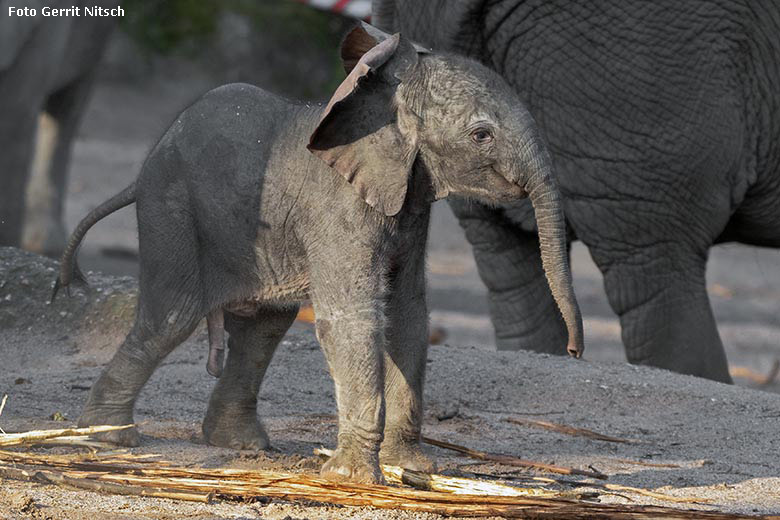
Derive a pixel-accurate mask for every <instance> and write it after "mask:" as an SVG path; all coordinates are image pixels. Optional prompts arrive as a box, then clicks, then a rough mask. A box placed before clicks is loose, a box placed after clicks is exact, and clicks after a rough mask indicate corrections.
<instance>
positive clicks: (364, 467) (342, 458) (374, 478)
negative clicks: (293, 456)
mask: <svg viewBox="0 0 780 520" xmlns="http://www.w3.org/2000/svg"><path fill="white" fill-rule="evenodd" d="M320 474H321V475H322V476H323V477H325V478H329V479H333V480H350V481H352V482H359V483H362V484H384V483H385V481H384V478H383V477H382V472H381V471H380V470H379V460H378V458H377V456H376V453H369V452H367V451H363V450H361V449H359V448H357V449H342V448H339V449H337V450H336V452H335V453H334V454H333V457H331V458H330V459H329V460H328V461H327V462H326V463H325V464H323V465H322V469H321V470H320Z"/></svg>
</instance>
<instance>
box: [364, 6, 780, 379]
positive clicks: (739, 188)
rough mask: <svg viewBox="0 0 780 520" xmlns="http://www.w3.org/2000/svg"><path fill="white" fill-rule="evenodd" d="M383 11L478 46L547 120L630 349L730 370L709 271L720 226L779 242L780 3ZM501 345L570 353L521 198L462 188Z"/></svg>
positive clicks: (705, 372)
mask: <svg viewBox="0 0 780 520" xmlns="http://www.w3.org/2000/svg"><path fill="white" fill-rule="evenodd" d="M373 8H374V18H373V20H374V23H375V24H377V25H379V26H380V27H381V28H383V29H385V30H402V31H404V33H405V34H406V35H407V36H408V37H410V38H412V39H414V40H416V41H419V42H420V43H423V44H426V45H430V46H431V47H433V48H434V49H439V50H450V51H455V52H458V53H461V54H464V55H467V56H470V57H473V58H476V59H478V60H480V61H482V62H483V63H484V64H486V65H488V66H489V67H491V68H492V69H494V70H496V71H497V72H498V73H500V74H501V75H502V76H503V77H504V78H505V79H506V80H507V81H508V82H509V83H510V84H511V85H512V87H513V88H514V89H515V90H516V92H517V93H518V94H519V97H520V99H522V100H523V101H524V102H525V103H526V105H527V106H528V107H529V109H530V111H531V113H532V114H533V115H534V117H535V118H536V120H537V122H538V123H539V126H540V129H541V131H542V134H543V136H544V137H545V138H546V139H547V141H548V143H549V147H550V151H551V155H552V158H553V163H554V165H555V168H556V170H557V171H558V172H560V175H559V178H560V184H561V193H562V195H563V197H564V207H565V214H566V219H567V227H568V233H569V236H570V239H572V240H573V239H579V240H581V241H583V242H584V243H585V245H586V246H587V247H588V249H589V250H590V253H591V255H592V257H593V259H594V261H595V262H596V264H597V265H598V267H599V269H600V270H601V272H602V273H603V275H604V282H605V288H606V293H607V297H608V298H609V302H610V305H611V307H612V309H613V310H614V311H615V312H616V313H617V314H618V316H619V317H620V323H621V327H622V336H623V343H624V345H625V348H626V354H627V357H628V360H629V361H630V362H632V363H640V364H648V365H654V366H658V367H663V368H667V369H670V370H674V371H677V372H682V373H686V374H693V375H698V376H703V377H708V378H711V379H715V380H719V381H730V377H729V373H728V369H727V364H726V357H725V354H724V350H723V345H722V343H721V340H720V337H719V335H718V331H717V328H716V324H715V320H714V317H713V313H712V309H711V307H710V302H709V298H708V295H707V291H706V288H705V265H706V262H707V257H708V251H709V248H710V247H711V246H712V245H713V244H715V243H718V242H723V241H739V242H743V243H747V244H754V245H761V246H770V247H778V246H780V90H778V88H777V85H778V84H780V61H778V59H777V56H778V55H780V8H779V7H778V4H777V3H771V2H763V3H762V2H752V3H748V2H743V1H738V0H733V1H731V0H726V1H714V0H692V1H686V2H678V1H676V0H659V1H655V2H643V1H638V0H604V1H599V2H592V3H582V2H574V1H567V0H496V1H491V2H486V1H484V0H463V1H459V2H445V1H442V0H374V4H373ZM451 207H452V209H453V210H454V212H455V214H456V215H457V216H458V218H459V220H460V223H461V225H462V227H463V228H464V229H465V231H466V236H467V237H468V240H469V241H470V242H471V244H472V245H473V250H474V255H475V258H476V261H477V265H478V268H479V272H480V275H481V277H482V279H483V280H484V282H485V284H486V285H487V287H488V289H489V301H490V311H491V315H492V319H493V323H494V326H495V329H496V337H497V344H498V346H499V348H501V349H518V348H529V349H534V350H540V351H547V352H551V351H557V352H561V345H562V344H564V337H565V335H564V330H565V329H564V328H563V326H562V322H561V321H560V319H559V318H558V317H557V316H556V315H555V314H554V313H551V312H549V309H550V308H552V307H553V306H554V303H553V301H552V299H551V297H550V294H549V291H548V289H547V288H546V287H545V283H544V276H543V274H542V269H541V262H540V260H539V256H538V253H537V241H538V235H537V233H536V227H535V224H534V218H533V211H532V209H531V208H530V206H528V205H527V204H522V203H521V204H512V205H505V206H504V207H502V208H490V207H488V206H485V205H476V204H471V205H466V204H462V203H458V202H454V203H452V204H451Z"/></svg>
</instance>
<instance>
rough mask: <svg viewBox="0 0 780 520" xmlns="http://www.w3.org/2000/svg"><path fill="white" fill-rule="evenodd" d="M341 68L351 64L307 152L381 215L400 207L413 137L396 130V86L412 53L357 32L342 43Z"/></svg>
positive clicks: (403, 44)
mask: <svg viewBox="0 0 780 520" xmlns="http://www.w3.org/2000/svg"><path fill="white" fill-rule="evenodd" d="M341 54H342V57H343V58H344V61H345V67H349V65H347V64H348V63H349V62H350V60H352V61H353V62H354V65H353V66H352V67H351V71H350V73H349V75H348V76H347V78H346V79H345V80H344V81H343V82H342V83H341V85H339V87H338V88H337V89H336V92H335V93H334V94H333V97H331V99H330V101H329V102H328V105H327V106H326V107H325V110H324V112H323V113H322V116H321V118H320V122H319V124H318V125H317V128H316V129H315V130H314V133H312V135H311V139H310V141H309V145H308V148H309V150H311V152H312V153H314V154H315V155H316V156H318V157H319V158H321V159H322V160H323V161H325V162H326V163H327V164H328V165H329V166H331V167H332V168H333V169H334V170H336V171H337V172H338V173H340V174H341V175H342V176H343V177H344V178H346V179H347V181H348V182H349V183H350V184H352V186H354V187H355V189H356V190H357V191H358V193H359V194H360V196H361V197H362V198H363V200H365V201H366V202H367V203H368V204H369V205H370V206H371V207H373V208H374V209H376V210H377V211H380V212H382V213H383V214H385V215H388V216H392V215H395V214H397V213H398V212H399V211H400V210H401V207H402V206H403V203H404V199H405V197H406V189H407V185H408V182H409V176H410V172H411V169H412V164H413V163H414V159H415V157H416V155H417V144H416V135H414V134H416V132H414V131H413V130H412V129H410V128H408V127H409V126H410V125H406V124H405V125H403V126H404V131H403V132H402V131H401V129H400V128H399V125H398V107H397V102H396V100H395V94H396V90H397V88H398V85H399V84H400V83H401V81H403V79H404V78H406V77H408V74H411V73H412V71H413V69H414V67H415V66H416V65H417V52H416V51H415V49H414V47H413V46H412V45H411V44H410V43H409V42H408V41H406V40H404V39H403V38H401V36H400V35H398V34H396V35H393V36H391V37H389V38H387V39H385V40H383V41H381V42H377V41H376V39H374V38H373V37H372V36H370V35H369V34H368V33H367V32H366V31H365V30H364V29H363V28H362V27H360V26H358V27H356V28H355V29H353V30H352V32H350V33H349V34H348V35H347V37H346V39H345V40H344V43H343V44H342V52H341Z"/></svg>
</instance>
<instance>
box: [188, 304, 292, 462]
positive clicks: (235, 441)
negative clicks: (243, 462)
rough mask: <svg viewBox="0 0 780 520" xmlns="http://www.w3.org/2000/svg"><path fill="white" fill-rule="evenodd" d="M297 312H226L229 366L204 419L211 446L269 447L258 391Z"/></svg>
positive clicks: (237, 447) (205, 431)
mask: <svg viewBox="0 0 780 520" xmlns="http://www.w3.org/2000/svg"><path fill="white" fill-rule="evenodd" d="M297 313H298V308H297V307H288V308H285V309H271V308H264V309H261V310H260V311H258V313H257V314H256V315H254V316H252V317H248V318H246V317H239V316H236V315H233V314H229V313H225V330H226V331H227V332H228V334H229V335H230V338H229V339H228V356H227V363H226V365H225V370H224V372H223V373H222V376H221V377H220V378H219V381H218V382H217V386H216V387H215V388H214V392H213V393H212V394H211V399H210V400H209V408H208V411H207V412H206V418H205V419H204V420H203V436H204V437H205V439H206V442H208V443H209V444H212V445H214V446H222V447H225V448H234V449H251V450H264V449H266V448H267V447H268V435H267V434H266V432H265V429H264V428H263V426H262V424H261V423H260V420H259V419H258V417H257V392H258V391H259V390H260V384H261V383H262V382H263V376H264V375H265V371H266V369H267V368H268V365H269V364H270V363H271V358H272V357H273V355H274V351H275V350H276V346H277V345H278V344H279V342H280V341H281V340H282V338H283V337H284V334H285V333H286V332H287V329H289V328H290V325H292V323H293V321H294V320H295V316H296V314H297Z"/></svg>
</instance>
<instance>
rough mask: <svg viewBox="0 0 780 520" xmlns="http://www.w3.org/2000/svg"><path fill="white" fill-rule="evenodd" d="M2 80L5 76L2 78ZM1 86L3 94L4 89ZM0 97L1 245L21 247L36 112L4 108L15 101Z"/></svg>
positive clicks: (18, 108)
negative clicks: (0, 113)
mask: <svg viewBox="0 0 780 520" xmlns="http://www.w3.org/2000/svg"><path fill="white" fill-rule="evenodd" d="M0 81H2V78H0ZM3 90H4V89H3V88H2V85H0V95H2V92H3ZM16 102H17V101H16V100H14V99H2V98H0V112H2V113H3V115H2V116H1V117H0V147H1V148H2V151H0V178H2V180H3V187H2V189H0V246H14V247H19V246H20V245H21V241H22V226H23V223H24V214H25V210H24V205H25V190H26V189H27V180H28V176H29V175H28V174H29V171H30V164H31V162H32V156H33V150H34V143H35V131H36V118H37V113H36V111H35V110H34V109H33V110H31V109H30V107H25V106H17V107H13V108H10V107H9V108H8V109H6V107H4V106H3V105H4V104H6V103H16Z"/></svg>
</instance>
